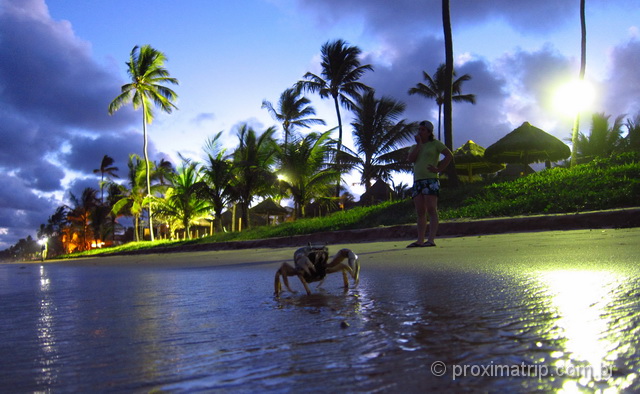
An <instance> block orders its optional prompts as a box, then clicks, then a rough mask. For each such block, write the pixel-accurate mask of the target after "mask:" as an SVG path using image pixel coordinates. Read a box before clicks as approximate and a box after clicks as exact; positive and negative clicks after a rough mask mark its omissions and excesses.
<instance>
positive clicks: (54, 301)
mask: <svg viewBox="0 0 640 394" xmlns="http://www.w3.org/2000/svg"><path fill="white" fill-rule="evenodd" d="M411 241H412V240H403V241H386V242H373V243H353V244H336V245H333V244H332V245H329V249H330V253H331V254H333V253H335V252H336V251H338V250H339V249H340V248H343V247H347V248H350V249H352V250H353V251H355V252H356V253H357V254H358V255H359V257H360V262H361V266H362V271H361V280H360V284H359V286H358V287H356V288H351V289H349V290H348V291H347V292H344V291H343V289H342V286H341V284H342V280H341V278H340V275H331V276H330V277H329V278H327V280H326V281H325V284H324V286H323V288H322V289H317V288H316V287H315V286H312V290H313V294H312V295H311V296H307V295H306V294H305V293H304V291H303V289H302V286H301V285H300V283H299V282H297V280H296V279H295V278H292V280H291V284H292V287H293V288H294V289H296V290H298V293H296V294H291V293H288V292H285V293H283V294H282V295H281V296H280V297H274V296H273V277H274V273H275V271H276V269H277V267H278V266H279V265H280V264H281V263H282V262H283V261H291V256H292V254H293V251H294V249H295V248H292V247H287V248H262V249H244V250H223V251H206V252H204V251H203V252H190V253H164V254H148V255H131V256H112V257H96V258H85V259H76V260H66V261H63V262H56V263H48V264H43V265H40V264H33V265H22V266H21V265H0V297H1V298H2V300H3V303H0V315H1V316H3V320H2V322H0V325H2V332H4V333H5V335H4V336H3V338H2V339H0V350H1V351H2V354H13V355H15V356H14V357H11V358H6V357H5V358H2V359H0V379H2V381H3V382H5V384H7V385H8V386H6V387H13V388H15V389H16V390H17V391H24V392H31V391H50V390H52V391H84V392H88V391H123V392H131V391H145V392H149V391H154V390H160V391H169V392H190V391H223V392H225V391H234V392H284V391H294V392H301V391H307V392H308V391H315V392H319V391H348V392H371V391H379V392H399V391H400V392H417V391H420V392H424V391H429V390H434V391H452V390H453V391H481V392H487V391H489V392H495V391H504V392H524V391H533V390H543V391H550V390H557V389H567V390H573V389H585V390H594V389H602V390H605V389H607V388H612V389H617V390H628V391H637V390H640V378H639V377H638V375H637V371H638V370H639V369H640V345H638V343H637V338H638V336H640V297H638V294H640V265H639V264H638V252H639V247H638V245H640V229H639V228H631V229H619V230H592V231H590V230H577V231H551V232H539V233H520V234H500V235H487V236H474V237H460V238H441V239H438V240H437V243H438V246H437V247H433V248H410V249H407V248H406V245H407V244H408V243H410V242H411ZM498 367H500V368H508V369H507V370H505V369H497V368H498ZM574 367H581V368H582V367H585V368H586V367H590V368H591V367H592V368H593V370H592V371H594V372H596V375H593V374H592V375H588V376H587V375H585V372H584V371H583V372H581V373H575V370H574V369H572V370H571V371H574V373H573V374H568V373H566V371H567V369H569V368H574ZM563 368H564V369H563ZM603 368H604V369H603ZM543 372H544V373H543ZM559 372H564V373H563V374H559Z"/></svg>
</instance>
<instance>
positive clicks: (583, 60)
mask: <svg viewBox="0 0 640 394" xmlns="http://www.w3.org/2000/svg"><path fill="white" fill-rule="evenodd" d="M580 31H581V40H580V75H579V76H578V78H579V79H580V81H583V80H584V72H585V69H586V68H587V23H586V18H585V0H580ZM579 131H580V110H579V109H578V113H576V118H575V120H574V122H573V133H572V135H571V167H574V166H575V165H576V164H578V163H577V157H576V145H577V143H578V133H579Z"/></svg>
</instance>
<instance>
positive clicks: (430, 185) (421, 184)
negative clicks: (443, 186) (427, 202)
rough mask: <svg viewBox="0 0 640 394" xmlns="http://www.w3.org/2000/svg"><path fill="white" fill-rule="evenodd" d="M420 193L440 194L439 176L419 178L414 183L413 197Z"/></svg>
mask: <svg viewBox="0 0 640 394" xmlns="http://www.w3.org/2000/svg"><path fill="white" fill-rule="evenodd" d="M420 194H425V195H428V196H439V195H440V182H438V179H437V178H427V179H419V180H417V181H415V182H414V183H413V188H412V193H411V198H415V197H416V196H419V195H420Z"/></svg>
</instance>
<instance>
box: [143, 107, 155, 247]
mask: <svg viewBox="0 0 640 394" xmlns="http://www.w3.org/2000/svg"><path fill="white" fill-rule="evenodd" d="M142 137H143V139H144V163H145V168H146V175H147V197H149V196H151V169H150V166H149V154H148V152H147V147H148V145H149V143H148V141H147V106H146V103H145V101H144V99H142ZM147 209H148V211H149V236H150V237H151V241H152V242H153V241H154V238H153V213H152V212H151V201H149V206H148V207H147Z"/></svg>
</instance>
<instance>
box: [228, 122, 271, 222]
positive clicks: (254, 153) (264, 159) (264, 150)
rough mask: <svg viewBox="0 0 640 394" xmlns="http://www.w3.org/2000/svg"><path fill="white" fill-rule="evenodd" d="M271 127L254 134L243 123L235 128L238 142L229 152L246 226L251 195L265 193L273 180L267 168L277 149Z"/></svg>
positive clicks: (269, 189)
mask: <svg viewBox="0 0 640 394" xmlns="http://www.w3.org/2000/svg"><path fill="white" fill-rule="evenodd" d="M275 131H276V129H275V128H273V127H270V128H268V129H267V130H266V131H265V132H264V133H262V134H260V135H258V134H257V133H256V131H255V130H254V129H252V128H251V127H249V126H248V125H247V124H244V125H242V126H240V128H239V129H238V140H239V143H240V144H239V146H238V148H236V150H235V151H234V152H233V164H234V169H235V182H234V183H235V185H234V186H235V190H236V192H237V196H238V199H239V201H240V206H241V207H242V222H243V223H244V224H245V225H246V227H247V228H250V227H251V222H250V221H249V206H250V205H251V203H252V202H253V199H254V198H255V197H257V196H264V195H267V194H269V193H270V192H271V191H272V189H273V188H274V185H275V184H276V177H275V175H274V174H273V172H272V171H271V165H272V164H273V163H274V160H275V153H276V149H277V145H276V143H275V141H274V140H273V134H274V133H275Z"/></svg>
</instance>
